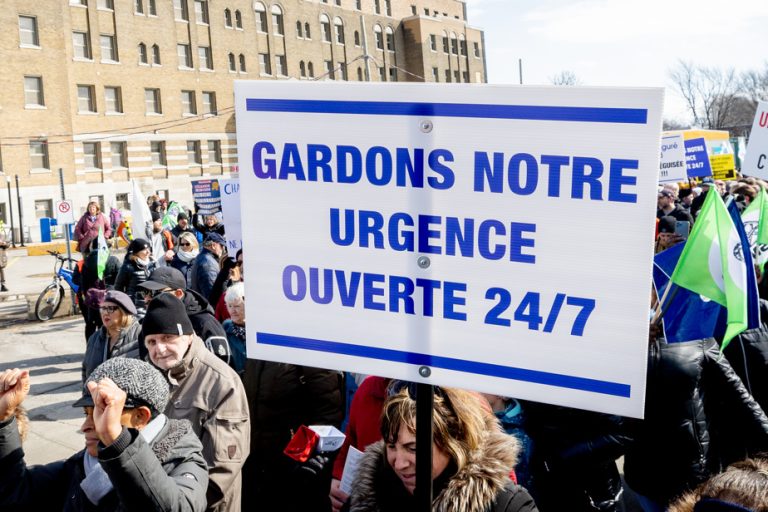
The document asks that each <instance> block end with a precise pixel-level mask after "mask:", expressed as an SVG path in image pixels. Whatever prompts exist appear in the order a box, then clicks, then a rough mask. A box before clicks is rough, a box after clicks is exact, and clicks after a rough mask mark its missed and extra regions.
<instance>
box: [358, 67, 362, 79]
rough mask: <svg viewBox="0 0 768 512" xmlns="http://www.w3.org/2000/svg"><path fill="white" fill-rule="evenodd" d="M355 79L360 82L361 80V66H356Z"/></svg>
mask: <svg viewBox="0 0 768 512" xmlns="http://www.w3.org/2000/svg"><path fill="white" fill-rule="evenodd" d="M357 81H358V82H362V81H363V68H361V67H358V68H357Z"/></svg>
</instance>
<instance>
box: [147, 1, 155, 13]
mask: <svg viewBox="0 0 768 512" xmlns="http://www.w3.org/2000/svg"><path fill="white" fill-rule="evenodd" d="M148 4H149V15H150V16H157V2H156V0H149V2H148Z"/></svg>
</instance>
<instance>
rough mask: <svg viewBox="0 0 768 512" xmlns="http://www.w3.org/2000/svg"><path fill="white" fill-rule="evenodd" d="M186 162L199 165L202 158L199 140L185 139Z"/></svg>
mask: <svg viewBox="0 0 768 512" xmlns="http://www.w3.org/2000/svg"><path fill="white" fill-rule="evenodd" d="M187 163H190V164H196V165H200V164H201V163H203V162H202V159H201V157H200V141H199V140H188V141H187Z"/></svg>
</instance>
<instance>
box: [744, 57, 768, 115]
mask: <svg viewBox="0 0 768 512" xmlns="http://www.w3.org/2000/svg"><path fill="white" fill-rule="evenodd" d="M740 89H741V92H742V93H743V94H744V95H745V96H746V97H747V98H749V100H750V101H752V102H753V103H754V104H755V106H757V102H758V101H766V100H768V62H765V63H763V69H762V70H752V69H751V70H749V71H745V72H743V73H742V74H741V83H740Z"/></svg>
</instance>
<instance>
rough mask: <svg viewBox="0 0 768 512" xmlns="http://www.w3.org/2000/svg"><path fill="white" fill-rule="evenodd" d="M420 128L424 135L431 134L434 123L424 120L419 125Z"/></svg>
mask: <svg viewBox="0 0 768 512" xmlns="http://www.w3.org/2000/svg"><path fill="white" fill-rule="evenodd" d="M419 128H420V129H421V131H422V132H424V133H429V132H431V131H432V121H430V120H429V119H424V120H422V121H421V122H420V123H419Z"/></svg>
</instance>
